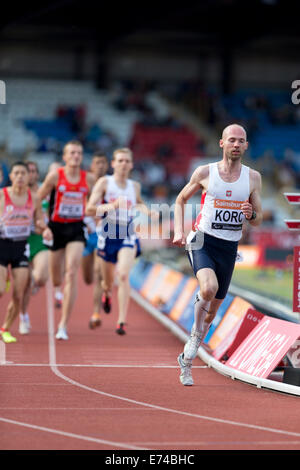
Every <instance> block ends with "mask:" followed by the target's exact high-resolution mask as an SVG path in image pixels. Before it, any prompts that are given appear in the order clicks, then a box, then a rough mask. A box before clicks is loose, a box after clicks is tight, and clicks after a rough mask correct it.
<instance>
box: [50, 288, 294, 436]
mask: <svg viewBox="0 0 300 470" xmlns="http://www.w3.org/2000/svg"><path fill="white" fill-rule="evenodd" d="M52 298H53V295H52V286H51V285H50V283H49V282H48V283H47V316H48V338H49V363H50V364H54V365H52V366H51V370H52V371H53V373H54V374H55V375H57V377H60V378H61V379H62V380H65V381H66V382H68V383H70V384H72V385H74V386H76V387H79V388H82V389H83V390H87V391H89V392H93V393H96V394H98V395H102V396H105V397H109V398H114V399H116V400H120V401H125V402H127V403H133V404H134V405H141V406H145V407H146V408H150V409H155V410H159V411H163V412H167V413H173V414H177V415H180V416H188V417H191V418H197V419H201V420H204V421H211V422H214V423H220V424H228V425H230V426H236V427H243V428H247V429H254V430H256V431H266V432H270V433H274V434H284V435H286V436H295V437H300V433H299V432H293V431H286V430H283V429H276V428H269V427H267V426H259V425H255V424H249V423H243V422H239V421H232V420H227V419H222V418H215V417H212V416H205V415H201V414H197V413H189V412H186V411H180V410H175V409H172V408H166V407H163V406H159V405H152V404H151V403H146V402H142V401H138V400H133V399H131V398H126V397H122V396H120V395H115V394H112V393H107V392H102V391H101V390H98V389H95V388H92V387H88V386H87V385H84V384H81V383H80V382H76V380H73V379H71V378H70V377H67V376H66V375H64V374H62V373H61V372H60V371H59V370H58V368H57V365H56V350H55V339H54V310H53V305H52Z"/></svg>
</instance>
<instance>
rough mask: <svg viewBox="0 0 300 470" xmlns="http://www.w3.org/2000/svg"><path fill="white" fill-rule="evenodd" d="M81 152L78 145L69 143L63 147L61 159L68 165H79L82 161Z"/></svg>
mask: <svg viewBox="0 0 300 470" xmlns="http://www.w3.org/2000/svg"><path fill="white" fill-rule="evenodd" d="M82 157H83V152H82V147H81V146H80V145H75V144H69V145H67V147H66V149H65V153H64V155H63V160H64V162H65V163H66V165H68V166H69V167H79V166H80V165H81V162H82Z"/></svg>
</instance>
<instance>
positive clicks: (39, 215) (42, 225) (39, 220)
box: [32, 194, 53, 240]
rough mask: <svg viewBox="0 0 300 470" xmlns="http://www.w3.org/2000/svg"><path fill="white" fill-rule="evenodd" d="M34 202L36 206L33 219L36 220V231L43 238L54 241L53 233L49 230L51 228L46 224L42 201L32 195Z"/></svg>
mask: <svg viewBox="0 0 300 470" xmlns="http://www.w3.org/2000/svg"><path fill="white" fill-rule="evenodd" d="M32 200H33V204H34V214H33V218H34V225H35V231H36V233H38V234H40V235H43V238H45V239H46V240H52V238H53V235H52V231H51V230H50V229H49V227H48V226H47V224H46V221H45V216H44V213H43V210H42V205H41V202H40V199H39V198H38V196H37V195H36V194H32Z"/></svg>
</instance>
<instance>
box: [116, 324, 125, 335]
mask: <svg viewBox="0 0 300 470" xmlns="http://www.w3.org/2000/svg"><path fill="white" fill-rule="evenodd" d="M124 326H125V323H118V325H117V329H116V333H117V334H118V335H126V331H125V329H124Z"/></svg>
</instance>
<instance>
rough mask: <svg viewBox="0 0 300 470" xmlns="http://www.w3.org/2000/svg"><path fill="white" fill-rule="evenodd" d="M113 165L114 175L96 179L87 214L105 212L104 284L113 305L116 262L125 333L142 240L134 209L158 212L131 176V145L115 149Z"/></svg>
mask: <svg viewBox="0 0 300 470" xmlns="http://www.w3.org/2000/svg"><path fill="white" fill-rule="evenodd" d="M111 166H112V168H113V175H110V176H103V177H102V178H100V179H99V180H98V181H97V183H96V184H95V186H94V188H93V191H92V194H91V196H90V199H89V201H88V204H87V210H86V214H87V215H91V216H95V215H97V216H98V217H101V216H102V217H104V216H105V217H104V218H103V220H102V223H101V225H100V226H99V227H97V234H98V255H99V256H100V258H101V271H102V277H103V281H102V288H103V291H104V295H105V296H106V303H107V306H110V296H111V290H112V286H113V282H114V273H115V266H116V264H117V266H118V278H119V285H118V306H119V316H118V322H117V328H116V333H117V334H119V335H124V334H125V333H126V331H125V323H126V318H127V310H128V305H129V298H130V284H129V274H130V270H131V268H132V266H133V264H134V260H135V258H136V257H137V256H139V255H140V253H141V250H140V242H139V239H138V237H137V235H136V233H135V231H134V227H133V209H134V207H137V206H138V207H139V209H140V210H142V211H145V212H146V213H147V214H148V215H151V216H152V215H156V213H155V212H154V211H150V210H149V209H148V208H147V207H146V205H145V204H144V202H143V200H142V197H141V185H140V183H138V182H137V181H133V180H131V179H129V174H130V171H131V170H132V168H133V160H132V152H131V150H130V149H128V148H120V149H117V150H115V151H114V153H113V157H112V162H111ZM102 201H105V202H104V203H102Z"/></svg>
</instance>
